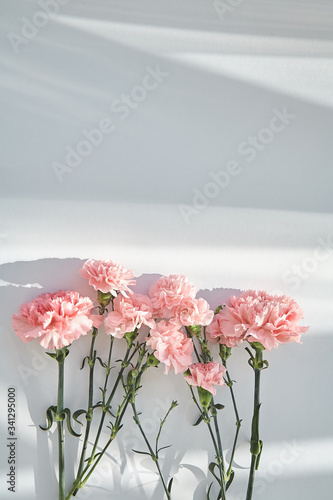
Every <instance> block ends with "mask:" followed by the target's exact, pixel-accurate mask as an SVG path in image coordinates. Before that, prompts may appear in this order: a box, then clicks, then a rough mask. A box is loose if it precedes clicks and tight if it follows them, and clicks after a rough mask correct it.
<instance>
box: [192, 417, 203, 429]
mask: <svg viewBox="0 0 333 500" xmlns="http://www.w3.org/2000/svg"><path fill="white" fill-rule="evenodd" d="M202 420H203V415H200V417H199V418H198V420H197V421H196V422H195V424H193V427H195V426H196V425H199V424H200V422H202Z"/></svg>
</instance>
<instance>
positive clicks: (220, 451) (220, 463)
mask: <svg viewBox="0 0 333 500" xmlns="http://www.w3.org/2000/svg"><path fill="white" fill-rule="evenodd" d="M212 405H214V399H213V398H212ZM213 421H214V427H215V434H216V437H217V449H218V457H216V458H217V463H218V466H219V471H220V478H221V494H222V496H221V498H222V500H223V499H225V495H226V493H225V477H224V471H225V465H224V457H223V449H222V441H221V435H220V429H219V424H218V420H217V415H216V413H214V414H213ZM209 425H210V424H209Z"/></svg>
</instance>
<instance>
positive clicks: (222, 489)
mask: <svg viewBox="0 0 333 500" xmlns="http://www.w3.org/2000/svg"><path fill="white" fill-rule="evenodd" d="M189 388H190V391H191V394H192V398H193V401H194V403H195V405H196V407H197V408H198V410H199V412H200V414H201V416H202V419H203V420H204V422H205V423H206V424H207V427H208V430H209V434H210V437H211V439H212V442H213V446H214V450H215V455H216V460H217V465H218V469H219V474H220V482H221V484H220V493H219V495H221V496H220V497H219V498H221V499H222V500H225V499H226V492H225V477H224V459H223V453H222V444H221V438H220V433H219V429H218V425H217V419H216V415H215V416H214V426H215V431H216V435H217V441H216V438H215V436H214V432H213V429H212V426H211V424H210V419H209V416H208V414H207V412H206V411H204V410H202V409H201V407H200V405H199V403H198V401H197V399H196V397H195V395H194V391H193V389H192V387H191V386H190V385H189ZM212 404H214V403H213V400H212Z"/></svg>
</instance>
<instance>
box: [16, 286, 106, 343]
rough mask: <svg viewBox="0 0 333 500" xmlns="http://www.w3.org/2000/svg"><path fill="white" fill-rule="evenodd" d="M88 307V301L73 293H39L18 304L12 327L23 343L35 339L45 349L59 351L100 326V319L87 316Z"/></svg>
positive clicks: (95, 316)
mask: <svg viewBox="0 0 333 500" xmlns="http://www.w3.org/2000/svg"><path fill="white" fill-rule="evenodd" d="M92 308H93V303H92V301H91V300H90V299H89V298H88V297H81V296H80V295H79V294H78V293H77V292H72V291H68V290H60V291H59V292H55V293H43V294H42V295H39V296H38V297H37V298H36V299H34V300H33V301H31V302H28V303H27V304H22V305H21V307H20V309H19V314H14V315H13V320H12V323H13V328H14V330H15V332H16V333H17V335H18V336H19V337H20V339H21V340H23V342H31V341H32V340H34V339H36V338H38V339H39V340H38V342H39V343H40V344H41V345H42V346H43V347H44V348H45V349H61V348H62V347H65V346H68V345H69V344H71V343H72V342H73V340H76V339H78V338H79V337H80V336H81V335H86V334H87V332H88V331H89V330H91V328H92V327H93V326H96V327H99V326H100V324H101V322H102V317H100V316H98V315H92V314H90V312H91V310H92Z"/></svg>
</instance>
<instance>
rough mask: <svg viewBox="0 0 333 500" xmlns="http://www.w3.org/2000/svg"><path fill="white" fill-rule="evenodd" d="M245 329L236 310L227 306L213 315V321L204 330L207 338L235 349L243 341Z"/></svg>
mask: <svg viewBox="0 0 333 500" xmlns="http://www.w3.org/2000/svg"><path fill="white" fill-rule="evenodd" d="M245 333H246V327H245V326H244V325H243V324H242V322H241V319H240V317H239V316H238V314H237V312H236V310H233V309H232V308H230V307H228V306H224V308H223V309H222V310H221V311H219V313H218V314H215V316H214V319H213V321H212V322H211V324H210V325H208V326H207V328H206V334H207V338H208V339H209V340H211V341H212V342H219V343H220V344H224V345H226V346H227V347H236V346H237V345H238V344H240V343H242V342H243V340H244V339H245Z"/></svg>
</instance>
